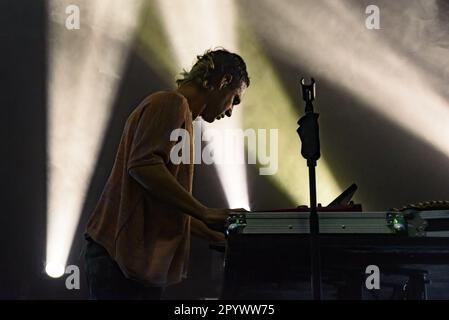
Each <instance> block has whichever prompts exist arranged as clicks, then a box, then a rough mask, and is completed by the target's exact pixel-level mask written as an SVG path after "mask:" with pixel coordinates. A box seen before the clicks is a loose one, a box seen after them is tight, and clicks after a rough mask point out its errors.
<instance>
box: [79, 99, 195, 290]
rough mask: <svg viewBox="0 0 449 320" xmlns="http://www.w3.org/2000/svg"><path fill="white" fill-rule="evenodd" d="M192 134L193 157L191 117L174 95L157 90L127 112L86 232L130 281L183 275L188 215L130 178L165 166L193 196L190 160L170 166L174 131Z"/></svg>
mask: <svg viewBox="0 0 449 320" xmlns="http://www.w3.org/2000/svg"><path fill="white" fill-rule="evenodd" d="M179 128H183V129H185V130H187V131H188V133H189V136H190V142H191V143H190V146H189V147H190V159H193V158H192V157H193V146H192V142H193V141H192V138H193V134H192V113H191V110H190V108H189V105H188V102H187V100H186V98H185V97H184V96H183V95H181V94H179V93H178V92H176V91H162V92H156V93H154V94H152V95H150V96H148V97H147V98H145V99H144V100H143V101H142V102H141V103H140V105H139V106H138V107H137V108H136V109H135V110H134V111H133V112H132V113H131V115H130V116H129V117H128V120H127V121H126V125H125V128H124V131H123V134H122V137H121V141H120V145H119V148H118V152H117V155H116V159H115V163H114V166H113V168H112V172H111V174H110V176H109V179H108V181H107V182H106V185H105V187H104V190H103V193H102V195H101V197H100V199H99V201H98V203H97V206H96V208H95V210H94V212H93V213H92V216H91V218H90V220H89V222H88V225H87V231H86V233H87V234H88V235H89V236H90V237H92V239H93V240H95V241H96V242H98V243H99V244H101V245H102V246H104V247H105V249H106V250H107V251H108V253H109V254H110V256H111V257H112V258H113V259H114V260H115V261H116V262H117V263H118V265H119V266H120V268H121V270H122V271H123V273H124V274H125V275H126V276H127V277H128V278H130V279H134V280H137V281H140V282H142V283H144V284H147V285H150V286H165V285H169V284H173V283H176V282H179V281H181V280H182V278H184V277H185V276H186V273H187V264H188V258H189V247H190V216H188V215H187V214H184V213H183V212H177V210H176V209H175V208H173V207H171V206H170V204H167V203H161V202H160V201H158V200H157V199H154V198H152V197H151V196H150V195H149V194H148V193H147V191H146V190H145V189H144V188H143V187H142V186H141V185H140V184H139V183H138V182H137V181H136V180H135V179H133V178H132V177H131V176H130V175H129V174H128V172H129V170H130V169H131V168H133V167H138V166H145V165H153V164H160V163H163V164H165V165H166V166H167V168H168V170H169V171H170V173H171V174H172V175H173V176H174V177H175V178H176V179H177V181H178V182H179V183H180V184H181V185H182V186H183V187H184V188H185V189H186V190H187V191H188V192H192V180H193V161H190V164H183V163H181V164H178V165H176V164H173V163H172V162H171V161H170V150H171V149H172V147H173V146H174V145H175V143H177V142H176V141H170V134H171V132H172V131H173V130H175V129H179Z"/></svg>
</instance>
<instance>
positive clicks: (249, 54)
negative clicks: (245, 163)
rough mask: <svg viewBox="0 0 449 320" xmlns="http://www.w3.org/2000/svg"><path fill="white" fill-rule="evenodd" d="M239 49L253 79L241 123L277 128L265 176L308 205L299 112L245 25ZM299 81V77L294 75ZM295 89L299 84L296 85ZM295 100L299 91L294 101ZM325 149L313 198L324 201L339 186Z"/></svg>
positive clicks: (295, 198) (338, 189)
mask: <svg viewBox="0 0 449 320" xmlns="http://www.w3.org/2000/svg"><path fill="white" fill-rule="evenodd" d="M239 34H240V35H241V39H240V43H241V52H242V54H243V55H244V56H245V57H246V58H247V59H246V60H247V64H248V68H249V69H250V70H251V77H252V78H253V79H257V81H253V83H252V84H251V90H248V93H247V95H246V97H245V106H244V108H243V110H242V111H243V123H244V125H245V127H248V128H253V127H256V126H258V127H261V128H267V129H268V128H279V144H278V150H279V160H278V161H279V169H278V172H277V173H276V174H275V175H272V176H268V177H269V178H270V179H272V180H273V181H274V182H275V184H276V185H277V186H278V187H279V188H280V189H281V190H282V191H283V192H284V193H285V194H286V195H288V196H289V197H290V199H291V201H292V202H293V203H296V204H304V205H308V204H309V180H308V168H307V166H306V161H305V159H304V158H303V157H302V156H301V154H300V148H301V144H300V141H299V137H298V135H297V133H296V129H297V127H298V125H297V123H296V121H297V119H299V117H300V114H299V113H298V111H296V110H298V108H295V107H294V103H293V102H292V101H291V100H290V98H289V96H288V94H287V92H286V90H285V88H284V87H283V85H282V82H281V80H280V79H279V76H278V74H277V72H276V70H275V69H274V68H273V66H272V65H271V63H270V61H269V59H268V58H267V57H266V55H265V53H264V52H263V50H262V49H261V48H260V45H259V43H258V42H257V38H256V37H254V36H252V35H251V34H250V32H249V31H248V28H247V27H245V26H243V25H242V26H241V29H240V32H239ZM298 82H299V78H298ZM298 90H299V85H298ZM296 103H299V93H298V102H296ZM325 153H326V152H325V150H322V157H321V159H320V160H319V161H318V167H317V170H316V178H317V186H318V188H317V199H318V202H320V203H323V204H326V203H328V202H330V201H331V200H333V199H334V198H335V197H336V196H337V195H338V194H339V193H340V192H341V188H340V187H339V185H338V184H337V182H336V180H335V178H334V176H333V175H332V172H331V170H330V168H329V166H328V165H327V163H326V154H325Z"/></svg>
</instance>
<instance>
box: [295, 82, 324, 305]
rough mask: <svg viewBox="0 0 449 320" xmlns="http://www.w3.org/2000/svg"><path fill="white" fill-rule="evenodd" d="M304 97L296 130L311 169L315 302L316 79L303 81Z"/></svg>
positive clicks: (316, 292)
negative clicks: (314, 107)
mask: <svg viewBox="0 0 449 320" xmlns="http://www.w3.org/2000/svg"><path fill="white" fill-rule="evenodd" d="M301 87H302V97H303V100H304V101H305V103H306V107H305V115H304V116H303V117H301V118H300V119H299V121H298V125H299V128H298V129H297V130H296V131H297V132H298V134H299V137H300V139H301V143H302V145H301V155H302V156H303V157H304V158H305V159H306V160H307V166H308V167H309V190H310V191H309V192H310V219H309V226H310V262H311V263H310V268H311V286H312V296H313V299H314V300H320V299H321V261H320V260H321V258H320V244H319V230H320V229H319V219H318V213H317V203H316V202H317V200H316V176H315V167H316V164H317V160H318V159H319V158H320V138H319V127H318V117H319V114H318V113H314V112H313V104H312V101H313V100H314V99H315V94H316V90H315V79H313V78H312V82H311V84H308V85H306V84H305V81H304V78H302V79H301Z"/></svg>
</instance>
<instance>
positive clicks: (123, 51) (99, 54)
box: [46, 0, 141, 276]
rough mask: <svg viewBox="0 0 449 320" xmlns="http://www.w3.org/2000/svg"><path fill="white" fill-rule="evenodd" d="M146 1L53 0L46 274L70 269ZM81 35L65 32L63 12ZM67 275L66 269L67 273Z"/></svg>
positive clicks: (74, 32)
mask: <svg viewBox="0 0 449 320" xmlns="http://www.w3.org/2000/svg"><path fill="white" fill-rule="evenodd" d="M140 2H141V0H131V1H126V5H124V3H123V2H122V1H120V0H111V1H103V0H75V1H74V0H48V10H49V25H48V35H49V40H48V52H49V58H48V66H49V70H48V74H49V84H48V101H49V110H48V125H49V127H48V139H49V141H48V150H49V154H48V162H49V163H48V214H47V252H46V254H47V257H46V260H47V262H48V265H47V268H46V270H47V273H49V274H50V275H51V276H57V275H58V274H60V272H61V266H64V265H65V263H66V261H67V257H68V255H69V250H70V247H71V243H72V239H73V236H74V233H75V230H76V227H77V225H78V220H79V216H80V213H81V210H82V205H83V201H84V198H85V194H86V191H87V187H88V186H89V181H90V178H91V176H92V171H93V168H94V165H95V162H96V160H97V156H98V151H99V147H100V145H101V142H102V139H103V134H104V130H105V127H106V124H107V121H108V119H109V116H110V105H111V103H112V99H113V98H114V94H115V92H116V90H117V85H118V80H119V78H120V75H121V73H122V68H123V63H124V62H125V61H126V56H127V48H128V47H129V40H130V39H131V38H132V34H133V29H134V27H135V25H136V20H137V19H136V16H137V13H138V10H139V6H140ZM69 5H77V6H78V7H79V8H80V12H81V14H80V20H81V24H80V25H81V27H80V29H79V30H68V29H66V27H65V20H66V18H67V15H66V14H65V8H66V7H67V6H69ZM62 268H63V267H62Z"/></svg>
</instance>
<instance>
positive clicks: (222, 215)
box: [201, 208, 246, 231]
mask: <svg viewBox="0 0 449 320" xmlns="http://www.w3.org/2000/svg"><path fill="white" fill-rule="evenodd" d="M231 212H246V210H245V209H243V208H238V209H215V208H207V209H206V210H205V211H204V212H203V213H202V214H201V220H202V221H203V222H204V223H205V224H206V225H207V226H208V227H209V228H211V229H213V230H218V231H223V230H224V226H225V224H226V220H227V219H228V217H229V215H230V214H231Z"/></svg>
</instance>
